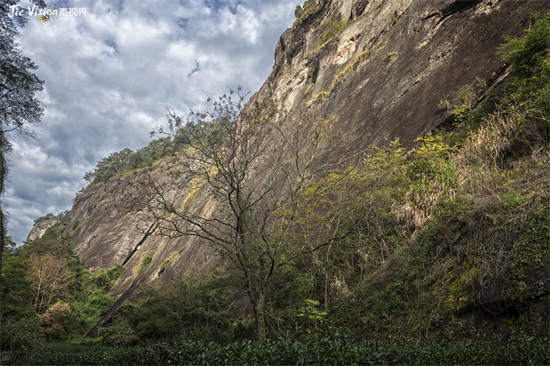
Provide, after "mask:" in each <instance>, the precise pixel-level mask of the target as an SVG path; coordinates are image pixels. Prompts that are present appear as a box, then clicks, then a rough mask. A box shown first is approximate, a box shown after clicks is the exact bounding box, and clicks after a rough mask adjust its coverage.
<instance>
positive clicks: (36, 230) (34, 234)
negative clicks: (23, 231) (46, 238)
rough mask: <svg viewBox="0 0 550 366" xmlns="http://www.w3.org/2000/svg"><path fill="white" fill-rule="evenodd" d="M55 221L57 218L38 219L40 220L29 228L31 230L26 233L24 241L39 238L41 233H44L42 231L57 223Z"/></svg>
mask: <svg viewBox="0 0 550 366" xmlns="http://www.w3.org/2000/svg"><path fill="white" fill-rule="evenodd" d="M57 222H58V220H57V219H50V220H44V221H40V222H37V223H35V224H34V225H33V227H32V229H31V231H30V232H29V234H28V235H27V239H26V241H31V240H35V239H39V238H41V237H42V235H44V233H45V232H46V231H47V230H48V229H49V228H51V227H52V226H54V225H55V224H57Z"/></svg>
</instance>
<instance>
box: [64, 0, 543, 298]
mask: <svg viewBox="0 0 550 366" xmlns="http://www.w3.org/2000/svg"><path fill="white" fill-rule="evenodd" d="M310 6H311V8H308V9H306V10H305V11H304V14H305V15H304V16H303V17H302V18H300V19H297V20H296V22H295V24H294V25H293V27H292V28H290V29H289V30H287V31H285V32H284V33H283V35H282V36H281V38H280V41H279V42H278V44H277V46H276V50H275V64H274V67H273V71H272V74H271V75H270V76H269V78H268V80H267V81H266V82H265V84H264V85H263V86H262V88H261V90H260V91H259V92H258V93H257V94H256V95H255V96H254V97H253V98H252V101H251V102H250V103H249V106H248V108H254V107H255V106H256V105H258V104H259V103H262V102H265V101H272V102H273V103H275V106H276V109H277V112H278V113H277V115H278V116H282V115H285V116H286V117H288V118H284V119H283V118H280V124H281V127H282V128H284V129H286V130H288V131H295V130H296V129H297V128H302V127H297V126H298V125H296V124H293V123H292V121H296V120H297V119H299V118H300V115H301V114H303V113H308V114H311V115H315V116H318V117H321V118H325V119H332V120H333V121H334V124H333V125H334V128H333V130H332V132H331V139H332V140H334V141H338V142H339V144H340V145H341V147H340V148H338V149H337V150H333V152H332V154H331V156H326V157H325V159H326V160H337V159H339V158H340V157H342V156H344V155H347V154H353V153H356V152H359V151H362V150H365V149H368V148H369V147H372V146H375V145H379V144H383V143H385V142H386V141H388V140H391V139H393V138H395V137H399V138H400V139H401V141H402V142H403V143H404V144H405V145H406V146H412V145H413V144H414V141H415V139H416V138H417V137H418V136H420V135H422V134H425V133H426V132H428V131H430V130H431V129H433V128H434V127H436V126H438V125H439V124H441V123H442V122H443V121H445V120H446V119H447V118H448V117H449V111H447V110H445V109H442V107H441V104H442V103H440V102H441V101H442V100H448V101H450V103H452V102H453V101H455V100H456V98H457V95H458V92H459V91H460V90H461V89H462V88H464V87H466V86H468V85H472V84H473V83H474V82H475V81H476V79H479V80H483V81H484V82H485V83H487V84H491V83H493V82H494V81H495V80H497V79H498V78H499V76H501V72H502V70H504V67H503V66H504V64H503V62H502V61H501V60H500V58H499V57H498V56H497V48H498V46H499V44H501V43H502V42H503V40H504V39H505V38H506V37H508V36H512V35H515V34H517V33H518V32H519V31H520V30H521V29H523V28H524V27H525V26H526V25H527V24H528V22H529V20H530V18H531V16H532V14H533V13H534V12H535V11H537V10H543V9H546V8H547V3H546V1H536V0H532V1H506V0H500V1H499V0H480V1H456V0H434V1H413V0H354V1H353V0H335V1H324V0H318V1H312V2H311V5H310ZM344 21H347V22H348V23H347V24H345V25H346V26H345V27H344V28H343V29H342V30H341V31H340V32H336V33H334V34H333V38H331V39H330V40H328V41H327V42H325V43H322V42H321V39H323V36H324V35H325V38H327V37H328V36H326V35H327V34H329V35H330V28H331V27H334V25H335V24H336V25H338V24H339V23H340V24H343V23H341V22H344ZM331 22H332V23H331ZM274 118H275V117H274ZM244 123H246V121H244ZM300 126H302V125H300ZM261 164H263V165H268V164H269V162H268V161H262V162H261ZM258 169H259V170H261V169H262V166H259V167H258ZM135 174H138V175H139V174H142V173H135ZM152 175H153V176H155V177H156V178H157V179H160V180H162V179H164V180H165V181H166V185H167V186H169V185H171V184H172V183H173V182H171V181H170V179H171V178H170V177H169V176H168V175H165V174H164V173H163V169H162V165H160V166H156V167H155V168H154V169H153V173H152ZM258 176H261V174H258ZM137 178H139V177H136V176H126V177H119V178H114V179H111V180H110V181H108V182H107V183H105V184H101V185H94V186H91V187H89V188H88V189H86V190H85V191H84V192H83V193H82V194H81V196H80V197H79V198H78V199H77V200H76V202H75V205H74V207H73V209H72V211H71V216H70V217H71V224H70V225H69V231H70V233H71V234H72V240H73V242H74V243H75V245H76V247H77V251H78V254H79V256H80V257H81V258H82V262H83V263H84V264H85V265H86V266H90V267H109V266H112V265H114V264H117V263H124V265H125V267H126V269H127V270H126V273H125V275H124V277H123V278H122V279H121V281H120V282H119V284H118V286H117V288H116V289H115V293H121V292H123V291H124V290H125V289H126V288H128V287H129V286H130V285H131V283H132V282H133V281H134V280H135V279H136V278H138V277H140V276H141V277H143V278H144V279H145V280H147V281H164V280H165V279H166V280H168V279H170V278H174V277H177V276H179V275H181V274H182V273H184V272H185V271H189V270H204V269H207V268H210V267H212V266H213V265H214V264H215V263H216V256H215V253H214V251H213V250H211V249H209V248H208V247H207V246H205V245H204V244H203V243H201V242H200V241H199V240H198V239H197V238H193V237H183V238H176V239H170V238H167V237H163V236H160V235H157V233H155V232H154V230H153V229H154V227H153V222H152V221H151V220H150V219H149V218H148V217H147V215H145V214H143V213H139V212H137V213H136V212H131V211H130V210H128V209H127V207H125V203H124V200H122V197H124V196H125V193H128V192H127V191H128V190H129V189H130V188H128V187H129V186H130V181H131V180H132V179H137ZM258 184H261V179H260V178H258ZM171 194H172V195H174V196H175V197H177V201H178V202H179V203H180V204H183V202H185V200H186V199H187V198H188V197H189V189H188V188H187V187H184V186H182V187H179V188H178V189H174V190H173V191H172V192H171ZM147 200H148V198H147V197H143V201H144V203H146V202H147ZM190 201H191V203H190V204H191V205H192V208H193V210H196V212H197V213H202V214H205V215H215V214H216V212H217V211H218V206H217V204H216V202H213V201H212V200H210V199H209V196H208V194H207V193H205V192H200V193H199V194H198V195H196V196H194V197H193V199H192V200H190ZM132 253H133V254H132ZM130 254H132V255H130ZM147 255H149V256H152V261H151V264H150V265H149V267H148V268H147V269H146V270H144V271H143V272H141V273H140V272H139V268H140V263H141V259H142V258H144V257H145V256H147Z"/></svg>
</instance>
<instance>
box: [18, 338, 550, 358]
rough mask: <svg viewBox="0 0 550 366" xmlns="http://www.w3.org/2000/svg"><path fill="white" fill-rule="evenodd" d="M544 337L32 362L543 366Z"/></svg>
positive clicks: (109, 352)
mask: <svg viewBox="0 0 550 366" xmlns="http://www.w3.org/2000/svg"><path fill="white" fill-rule="evenodd" d="M549 361H550V356H549V352H548V341H547V340H536V341H535V340H533V339H530V338H528V337H514V338H511V339H509V340H503V339H502V338H498V337H496V338H487V339H482V340H478V341H477V342H473V343H469V344H458V343H450V342H434V343H431V344H429V345H418V344H414V343H405V344H403V343H399V342H396V341H393V340H390V341H382V342H378V341H369V342H362V343H355V342H350V340H349V339H346V337H345V336H342V335H332V336H318V337H311V338H310V339H308V340H307V341H296V340H284V339H278V340H273V341H268V342H266V343H265V344H258V343H254V342H251V341H240V342H235V343H231V344H219V343H214V342H201V341H193V340H187V341H173V342H159V343H152V344H147V345H140V346H137V347H132V348H127V347H126V348H125V347H105V346H97V345H86V346H84V345H74V344H48V345H47V347H46V348H45V349H44V350H42V351H41V352H40V353H39V354H36V355H35V356H34V357H33V358H31V359H30V360H29V363H30V364H33V365H84V364H85V365H342V364H345V365H386V364H388V365H411V364H414V365H449V364H460V365H543V364H548V362H549Z"/></svg>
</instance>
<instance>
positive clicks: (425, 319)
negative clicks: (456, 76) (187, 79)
mask: <svg viewBox="0 0 550 366" xmlns="http://www.w3.org/2000/svg"><path fill="white" fill-rule="evenodd" d="M321 8H323V7H322V6H321ZM321 8H315V7H314V6H313V5H310V4H308V2H306V4H304V6H303V7H299V8H298V9H297V13H296V15H297V17H298V18H297V20H296V22H297V23H300V22H307V21H308V19H309V18H308V16H312V15H311V14H315V11H318V9H321ZM323 9H324V8H323ZM451 10H452V9H451ZM451 10H449V12H451ZM319 11H321V10H319ZM373 11H374V10H373ZM455 11H458V10H456V9H455ZM308 12H309V14H308ZM449 14H450V13H449ZM399 19H400V14H397V15H395V18H394V21H395V22H398V21H399ZM324 24H325V23H324ZM328 24H332V25H330V27H332V28H334V29H333V30H332V31H331V32H332V33H331V32H328V30H326V29H325V30H326V31H327V32H328V33H326V34H327V35H326V36H323V37H324V38H323V40H322V44H323V45H321V46H320V49H319V52H321V53H322V52H325V51H323V49H324V48H325V47H330V42H331V39H333V38H334V37H337V35H338V34H339V32H341V31H342V29H340V28H339V27H340V26H341V27H343V29H344V28H345V27H346V26H347V25H344V24H341V23H339V24H336V23H328ZM525 25H526V26H525V27H523V28H522V30H521V31H520V32H519V33H518V34H516V35H515V36H514V37H508V38H506V39H505V40H503V41H502V42H501V44H500V46H498V48H497V49H496V50H495V58H496V59H498V60H499V61H498V64H499V65H501V68H500V69H499V72H498V74H497V75H496V77H495V78H492V79H491V78H489V79H486V78H482V77H478V78H473V79H472V80H471V82H470V83H468V84H467V85H464V86H462V87H461V88H460V89H458V90H456V91H455V92H454V93H453V94H441V95H434V96H431V97H430V99H429V102H426V101H425V100H424V101H423V102H426V103H428V104H429V106H427V107H426V109H434V110H436V114H437V115H438V116H440V117H439V118H440V119H441V120H442V122H441V123H432V122H429V121H428V122H426V123H425V126H432V127H433V128H429V129H427V130H426V131H425V132H426V133H423V134H420V135H418V134H417V136H418V137H416V138H415V139H412V141H411V135H408V134H405V135H404V136H403V137H402V138H400V137H399V133H396V134H394V133H393V132H395V130H392V131H393V132H392V133H389V132H388V134H387V136H385V137H391V138H388V139H387V140H384V139H383V138H381V139H379V141H377V143H373V144H365V146H353V147H355V148H353V147H350V146H346V144H345V141H342V140H340V139H336V138H334V136H339V137H344V138H345V137H346V136H347V135H346V133H344V134H338V133H336V132H335V131H337V130H338V128H339V127H334V118H332V116H319V115H312V114H311V113H309V112H310V111H309V112H308V111H306V110H304V111H301V112H300V113H299V116H300V118H301V119H299V120H298V119H297V118H294V117H293V118H289V119H283V122H280V123H279V122H278V121H277V120H276V119H270V117H273V116H275V115H278V114H277V112H276V110H277V108H278V107H277V106H276V105H275V106H274V104H272V103H268V102H266V100H265V98H266V97H265V95H260V96H258V95H256V96H254V97H252V99H251V102H249V103H248V104H247V105H245V104H244V100H245V98H246V95H245V94H243V93H242V90H240V89H238V90H236V91H234V92H230V93H228V94H227V95H225V96H222V97H220V98H215V99H212V100H209V101H210V103H211V106H212V108H211V109H210V110H208V111H205V112H202V113H198V112H196V113H193V114H191V115H190V116H189V117H188V118H185V117H181V116H179V115H178V114H176V113H175V112H174V113H170V115H169V124H168V127H167V128H165V129H164V130H160V131H157V133H160V134H161V138H160V139H157V140H154V141H153V142H151V143H150V144H149V146H148V147H146V148H143V149H142V150H139V151H137V152H132V151H130V150H124V151H121V152H119V153H115V154H111V155H110V156H109V157H107V158H105V159H104V160H102V161H101V162H99V163H98V164H97V166H96V169H95V170H94V171H93V172H90V173H88V174H87V175H86V179H87V180H88V181H89V182H90V185H89V186H88V187H87V188H85V189H83V191H81V192H80V193H79V194H78V196H77V197H76V198H75V207H74V208H73V210H72V212H69V213H66V214H64V215H59V216H58V217H57V218H56V219H57V224H55V225H54V226H53V227H51V228H50V229H48V231H47V232H46V234H44V235H43V236H42V237H41V238H39V239H35V240H32V241H29V242H27V243H26V244H25V245H23V246H22V247H19V248H15V247H14V246H10V247H8V248H7V249H6V250H5V252H4V262H5V264H4V276H5V279H4V280H3V281H2V286H3V287H2V289H1V291H2V298H3V308H2V316H3V319H4V320H3V332H2V337H3V339H2V347H3V351H10V352H12V354H10V355H12V356H13V358H14V359H15V358H17V357H24V356H27V350H29V349H32V348H35V347H36V348H37V347H40V344H41V342H42V341H43V339H44V338H45V339H47V340H56V341H64V342H68V341H71V342H80V343H82V344H86V345H88V347H89V348H90V349H92V350H94V353H93V354H92V353H91V352H88V351H85V347H84V346H81V348H79V346H76V345H73V346H68V345H67V344H65V345H59V344H57V345H55V346H49V347H47V348H46V351H43V352H40V353H37V354H35V355H34V356H32V357H34V358H30V359H26V361H27V362H30V363H31V364H62V363H71V364H73V363H82V362H85V361H84V360H86V362H91V363H94V364H115V363H116V364H118V363H120V364H137V363H141V364H151V363H154V362H157V363H159V364H169V363H179V364H198V363H201V362H204V363H209V364H241V363H243V364H244V363H250V364H257V363H261V364H264V363H266V364H294V363H296V364H394V363H397V364H410V363H411V364H412V363H414V364H450V363H452V364H528V363H529V364H547V363H548V362H550V352H549V350H548V337H549V334H548V332H549V329H550V318H549V314H550V305H549V304H550V302H549V300H550V291H549V290H550V247H549V240H550V185H549V183H548V182H550V169H549V168H550V83H549V75H550V51H549V49H550V47H549V44H550V16H549V15H548V13H547V12H537V13H534V14H532V16H531V17H530V18H529V20H528V21H527V22H526V24H525ZM332 28H330V29H332ZM378 42H379V41H376V42H373V47H374V48H372V49H371V50H370V51H369V52H368V53H365V54H363V53H361V54H360V56H359V57H360V58H361V57H362V58H363V59H361V60H360V58H357V59H355V60H356V61H353V60H352V61H351V63H350V64H349V65H351V68H349V69H348V68H345V70H344V71H342V72H341V73H339V74H338V75H337V76H336V77H335V78H334V79H333V83H334V84H333V85H332V88H331V91H330V92H328V93H329V94H331V93H332V94H337V93H339V88H340V87H341V85H340V83H344V82H345V81H344V80H345V77H346V74H347V73H350V72H352V71H353V70H354V68H357V67H359V65H360V62H362V61H364V58H367V57H369V54H370V53H371V52H378V51H377V50H379V49H380V48H382V47H384V45H383V44H380V43H378ZM324 43H326V44H327V45H328V46H327V45H324ZM388 50H389V49H388ZM287 51H288V50H287ZM383 53H384V55H382V56H384V57H382V59H383V60H384V61H383V62H384V63H386V64H391V63H393V62H395V61H396V58H398V57H403V56H402V55H401V54H398V53H395V54H394V53H392V52H387V50H386V51H383ZM361 55H363V56H361ZM310 56H311V55H310ZM379 56H380V55H379ZM281 57H282V56H281ZM311 57H313V58H314V57H316V56H311ZM346 70H347V71H346ZM275 74H276V73H275ZM310 76H311V75H309V76H307V77H310ZM281 77H284V72H283V76H281ZM317 87H318V86H317V85H314V86H312V87H311V88H317ZM289 93H292V91H290V92H289ZM308 93H309V92H308ZM323 98H330V96H329V95H328V94H327V95H325V96H323V95H320V94H319V95H318V97H317V98H315V99H317V100H314V101H313V102H312V103H323ZM335 98H336V97H335ZM329 100H330V99H329ZM327 103H333V101H332V102H327ZM251 105H252V106H251ZM254 107H255V108H254ZM258 107H260V108H258ZM347 108H360V106H359V105H352V104H350V105H348V106H347ZM274 110H275V111H274ZM441 116H444V118H442V117H441ZM291 123H292V124H294V126H299V127H300V128H297V127H296V129H295V130H291V131H290V132H288V131H287V130H285V126H286V125H288V124H291ZM418 130H420V128H419V129H418ZM296 131H302V132H301V133H300V132H296ZM394 135H397V136H394ZM305 136H308V137H307V138H306V137H305ZM365 136H366V135H365ZM350 151H352V152H353V153H352V154H348V153H349V152H350ZM182 190H183V191H185V194H181V195H179V193H178V192H180V191H182ZM89 202H94V204H93V205H90V204H89ZM112 207H116V209H113V208H112ZM94 215H95V216H94ZM109 215H110V216H109ZM98 217H99V218H101V220H105V221H109V220H110V221H113V222H114V221H116V222H117V223H116V226H115V224H114V223H113V226H112V227H110V228H109V230H111V234H110V236H111V237H116V238H118V237H117V235H121V236H122V235H126V236H130V235H135V237H132V240H128V245H127V246H126V247H125V248H124V250H122V249H120V248H110V247H109V246H110V245H115V244H116V243H117V241H116V240H115V239H113V241H112V242H108V243H107V242H105V241H104V242H102V243H101V244H97V245H96V246H94V241H93V239H94V237H92V238H90V237H89V232H87V231H86V230H87V229H93V230H96V231H94V233H96V234H95V235H96V236H97V235H100V234H97V233H99V231H101V230H102V226H101V225H99V224H98V222H102V221H101V220H98V219H97V218H98ZM92 218H94V219H92ZM123 219H124V220H125V221H123ZM81 220H82V221H81ZM94 220H96V221H94ZM117 220H118V221H117ZM124 225H132V226H135V227H136V229H135V233H132V234H126V233H123V231H122V229H121V228H123V227H124ZM140 225H141V226H140ZM103 230H104V229H103ZM86 235H88V239H83V238H84V237H85V236H86ZM151 238H157V239H151ZM173 238H177V240H180V241H179V242H176V244H177V243H184V245H185V248H183V247H182V249H179V248H178V247H177V246H176V244H174V242H171V241H170V240H172V239H173ZM117 240H118V239H117ZM120 240H122V239H120ZM74 241H78V243H79V245H77V246H76V247H75V243H74ZM182 245H183V244H182ZM104 248H105V249H104ZM174 248H178V250H176V249H174ZM136 253H137V254H136ZM107 257H109V259H102V258H107ZM83 264H84V265H83ZM113 295H120V297H118V299H119V301H118V302H117V303H116V306H114V307H113V304H115V301H116V300H117V297H116V296H113ZM121 300H122V301H121ZM109 309H111V312H109V313H108V314H109V316H108V317H104V318H102V320H101V322H100V323H97V322H98V321H99V319H100V317H101V316H102V315H104V314H106V313H107V311H108V310H109ZM97 325H99V326H97ZM94 326H96V327H95V328H94ZM92 329H94V332H90V330H92ZM87 335H94V336H98V337H96V338H93V339H89V338H86V336H87ZM253 339H255V340H256V341H258V343H254V342H252V341H251V340H253ZM100 344H101V345H100ZM107 346H108V347H107ZM99 350H101V351H104V352H103V353H101V352H99ZM87 352H88V353H87ZM79 355H80V356H79ZM78 357H81V358H78ZM90 360H93V361H90Z"/></svg>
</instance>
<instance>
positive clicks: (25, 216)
mask: <svg viewBox="0 0 550 366" xmlns="http://www.w3.org/2000/svg"><path fill="white" fill-rule="evenodd" d="M60 1H61V2H58V4H59V6H60V7H61V6H62V7H85V8H86V14H85V15H84V16H81V17H57V18H56V17H52V18H51V19H50V20H49V21H48V22H39V21H36V19H30V21H29V23H28V26H27V27H26V28H24V29H23V30H22V33H23V36H22V38H21V39H20V43H21V45H22V46H21V47H22V49H23V51H24V53H25V54H26V55H28V56H29V57H31V58H32V59H33V61H34V62H35V63H36V64H37V65H38V66H39V70H37V74H38V75H39V77H40V78H41V79H43V80H44V81H45V90H44V91H43V92H42V93H40V95H39V98H40V100H41V102H42V107H43V108H44V109H45V114H44V117H43V119H42V122H41V123H40V124H39V125H38V126H36V128H35V130H36V133H37V135H38V136H39V139H38V140H32V139H29V138H26V137H21V136H10V138H11V139H12V141H14V150H13V152H12V153H11V155H10V161H11V169H10V182H9V189H8V190H7V192H6V195H5V199H4V201H5V203H6V206H7V210H8V212H9V217H8V230H9V234H10V235H12V236H13V238H14V239H15V241H16V242H21V241H22V240H23V239H24V237H25V236H26V234H27V232H28V231H29V230H30V228H31V225H32V223H33V221H34V219H36V218H37V217H39V216H42V215H45V214H46V213H48V212H52V213H57V212H60V211H64V210H67V209H69V208H70V205H71V203H72V200H73V198H74V196H75V194H76V192H77V191H78V190H79V189H80V188H81V187H82V185H83V184H84V181H83V179H82V178H81V177H82V176H83V174H84V173H85V172H86V171H89V170H91V169H93V167H94V166H95V164H96V163H97V162H98V161H99V160H100V159H102V158H103V157H104V156H106V155H108V154H109V153H111V152H114V151H120V150H122V149H123V148H126V147H129V148H132V149H137V148H140V147H142V146H144V145H146V144H147V143H148V141H149V132H150V131H151V130H152V129H154V128H156V127H157V126H158V125H159V124H162V123H164V122H165V115H166V110H167V108H168V107H172V108H175V109H176V110H178V111H181V112H185V111H187V110H188V109H189V108H196V107H197V106H200V105H202V103H204V101H205V99H206V95H207V94H208V95H211V96H216V95H221V94H223V93H224V92H226V91H227V89H228V88H235V87H236V86H237V85H243V86H244V87H245V88H249V89H251V90H252V91H254V90H257V89H258V88H259V87H260V86H261V83H262V82H263V81H264V80H265V79H266V77H267V76H268V74H269V72H270V70H271V67H272V65H273V52H274V48H275V44H276V41H277V39H278V38H279V36H280V35H281V33H282V32H283V31H284V29H286V28H287V27H289V26H290V25H291V23H292V21H293V19H294V16H293V10H294V7H295V5H296V2H295V0H294V1H289V0H274V1H269V2H267V1H255V0H204V1H197V0H160V1H123V0H119V1H107V0H98V1H94V2H88V1H77V0H60ZM48 3H49V5H50V6H52V3H50V2H49V1H48ZM22 5H23V6H26V5H24V4H22Z"/></svg>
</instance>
